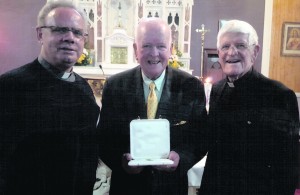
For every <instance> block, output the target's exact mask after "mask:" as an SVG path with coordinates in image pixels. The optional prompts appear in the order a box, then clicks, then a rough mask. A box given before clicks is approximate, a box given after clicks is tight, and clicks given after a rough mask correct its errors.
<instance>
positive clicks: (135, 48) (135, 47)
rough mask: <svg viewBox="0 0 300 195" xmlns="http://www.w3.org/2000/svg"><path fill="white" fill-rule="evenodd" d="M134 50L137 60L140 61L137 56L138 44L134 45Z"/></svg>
mask: <svg viewBox="0 0 300 195" xmlns="http://www.w3.org/2000/svg"><path fill="white" fill-rule="evenodd" d="M132 46H133V50H134V54H135V59H136V60H138V56H137V45H136V43H133V45H132Z"/></svg>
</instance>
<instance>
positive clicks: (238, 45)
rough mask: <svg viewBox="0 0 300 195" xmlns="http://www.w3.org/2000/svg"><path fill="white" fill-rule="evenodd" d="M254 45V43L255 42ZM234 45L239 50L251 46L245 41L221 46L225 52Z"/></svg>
mask: <svg viewBox="0 0 300 195" xmlns="http://www.w3.org/2000/svg"><path fill="white" fill-rule="evenodd" d="M253 45H254V44H253ZM231 47H233V48H234V49H235V50H237V51H244V50H246V49H248V48H249V47H250V45H248V44H245V43H237V44H235V45H230V44H225V45H222V46H221V47H220V49H221V50H222V51H223V52H228V51H229V49H230V48H231Z"/></svg>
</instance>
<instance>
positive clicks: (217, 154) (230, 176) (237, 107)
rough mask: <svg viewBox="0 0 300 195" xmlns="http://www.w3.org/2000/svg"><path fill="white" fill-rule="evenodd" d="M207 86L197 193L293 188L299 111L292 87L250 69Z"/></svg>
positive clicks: (287, 190) (267, 191) (271, 191)
mask: <svg viewBox="0 0 300 195" xmlns="http://www.w3.org/2000/svg"><path fill="white" fill-rule="evenodd" d="M234 86H235V87H234V88H230V87H228V84H227V79H224V80H222V81H220V82H219V83H217V84H216V85H214V86H213V88H212V92H211V99H210V102H211V105H210V111H209V118H210V122H211V124H212V129H211V131H210V133H211V134H210V140H211V141H212V142H211V143H212V147H211V148H210V150H209V153H208V158H207V162H206V167H205V170H204V175H203V180H202V184H201V189H200V194H201V195H202V194H203V195H206V194H216V195H217V194H230V195H232V194H249V195H250V194H251V195H252V194H270V195H272V194H278V195H279V194H281V195H285V194H293V192H294V191H295V189H296V183H297V175H298V171H297V167H298V165H299V164H298V155H299V153H298V133H299V113H298V104H297V98H296V95H295V93H294V92H293V91H292V90H290V89H288V88H287V87H285V86H284V85H283V84H281V83H279V82H277V81H274V80H270V79H268V78H266V77H264V76H263V75H262V74H260V73H258V72H256V71H255V70H251V71H250V72H248V73H247V74H246V75H244V76H243V77H241V78H240V79H238V80H237V81H236V82H234Z"/></svg>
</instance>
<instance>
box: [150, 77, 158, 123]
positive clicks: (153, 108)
mask: <svg viewBox="0 0 300 195" xmlns="http://www.w3.org/2000/svg"><path fill="white" fill-rule="evenodd" d="M149 88H150V92H149V96H148V103H147V117H148V119H154V118H155V114H156V110H157V104H158V102H157V96H156V93H155V83H154V82H151V83H150V85H149Z"/></svg>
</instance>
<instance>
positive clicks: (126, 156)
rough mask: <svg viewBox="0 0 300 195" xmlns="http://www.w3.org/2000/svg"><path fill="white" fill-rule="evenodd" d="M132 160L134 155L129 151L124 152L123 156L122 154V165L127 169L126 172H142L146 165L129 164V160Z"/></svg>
mask: <svg viewBox="0 0 300 195" xmlns="http://www.w3.org/2000/svg"><path fill="white" fill-rule="evenodd" d="M130 160H132V157H131V155H130V154H129V153H125V154H123V156H122V167H123V169H124V170H125V171H126V173H129V174H139V173H140V172H142V170H143V169H144V167H142V166H129V165H128V162H129V161H130Z"/></svg>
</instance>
